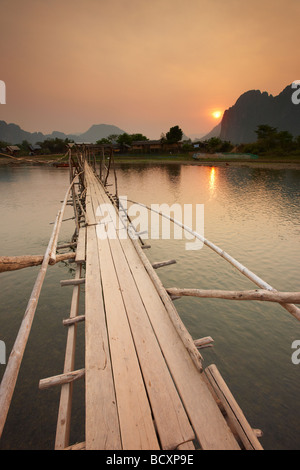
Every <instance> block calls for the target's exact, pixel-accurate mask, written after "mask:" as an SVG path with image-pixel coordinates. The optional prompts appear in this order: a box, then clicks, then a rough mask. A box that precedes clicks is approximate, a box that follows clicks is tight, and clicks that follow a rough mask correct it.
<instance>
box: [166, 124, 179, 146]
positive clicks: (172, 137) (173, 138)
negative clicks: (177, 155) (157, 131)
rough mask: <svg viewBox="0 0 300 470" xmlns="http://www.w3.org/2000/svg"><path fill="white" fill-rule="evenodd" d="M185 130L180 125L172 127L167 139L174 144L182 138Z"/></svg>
mask: <svg viewBox="0 0 300 470" xmlns="http://www.w3.org/2000/svg"><path fill="white" fill-rule="evenodd" d="M182 136H183V132H182V130H181V129H180V127H179V126H174V127H171V128H170V130H169V132H167V133H166V139H167V142H168V143H169V144H174V143H176V142H179V141H180V140H181V139H182Z"/></svg>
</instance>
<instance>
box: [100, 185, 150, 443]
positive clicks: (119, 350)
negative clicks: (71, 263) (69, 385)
mask: <svg viewBox="0 0 300 470" xmlns="http://www.w3.org/2000/svg"><path fill="white" fill-rule="evenodd" d="M97 207H98V199H97V198H96V194H95V193H94V211H96V210H97ZM98 252H99V261H100V270H101V279H102V286H103V297H104V303H105V310H106V321H107V327H108V333H109V339H110V351H111V359H112V367H113V373H114V384H115V390H116V398H117V405H118V415H119V421H120V430H121V438H122V445H123V449H126V450H143V449H144V450H146V449H152V450H157V449H159V443H158V440H157V436H156V432H155V427H154V423H153V420H152V414H151V408H150V405H149V402H148V398H147V394H146V391H145V387H144V381H143V377H142V374H141V370H140V366H139V363H138V358H137V355H136V351H135V347H134V343H133V339H132V335H131V331H130V326H129V323H128V318H127V314H126V310H125V306H124V303H123V299H122V295H121V292H120V286H119V283H118V279H117V276H116V271H115V267H114V264H113V260H112V256H111V252H110V247H109V243H108V240H100V239H98Z"/></svg>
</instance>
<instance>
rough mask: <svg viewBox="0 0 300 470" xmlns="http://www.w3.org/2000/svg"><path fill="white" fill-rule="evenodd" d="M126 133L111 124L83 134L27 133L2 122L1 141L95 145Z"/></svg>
mask: <svg viewBox="0 0 300 470" xmlns="http://www.w3.org/2000/svg"><path fill="white" fill-rule="evenodd" d="M124 132H125V131H123V130H122V129H120V128H119V127H116V126H113V125H109V124H95V125H93V126H91V127H90V128H89V129H88V130H87V131H86V132H83V133H82V134H65V133H64V132H59V131H54V132H52V133H51V134H43V133H42V132H27V131H24V130H23V129H21V127H20V126H18V125H17V124H7V123H6V122H5V121H0V141H4V142H8V143H10V144H21V143H22V141H23V140H27V141H28V142H29V143H30V144H36V143H37V142H43V141H44V140H46V139H55V138H59V139H66V138H68V139H70V140H74V141H75V142H89V143H95V142H96V141H97V140H100V139H102V138H105V137H108V136H109V135H111V134H118V135H119V134H124Z"/></svg>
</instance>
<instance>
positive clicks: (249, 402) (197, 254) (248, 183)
mask: <svg viewBox="0 0 300 470" xmlns="http://www.w3.org/2000/svg"><path fill="white" fill-rule="evenodd" d="M67 185H68V172H67V171H65V170H64V169H52V168H42V167H21V168H0V196H1V197H0V220H1V228H0V243H1V253H2V255H21V254H43V253H44V251H45V248H46V246H47V244H48V240H49V237H50V235H51V231H52V227H53V226H52V225H50V222H52V221H54V219H55V216H56V213H57V211H58V209H59V206H60V201H61V200H62V199H63V197H64V195H65V191H66V189H67ZM118 186H119V194H120V195H125V196H127V197H128V198H130V199H133V200H136V201H140V202H143V203H145V204H153V203H157V204H162V203H168V204H174V203H179V204H181V205H183V204H194V205H195V204H204V213H205V233H204V234H205V237H206V238H208V239H209V240H211V241H212V242H213V243H215V244H217V245H219V246H220V247H221V248H223V249H224V250H225V251H227V252H228V253H229V254H231V255H232V256H233V257H235V258H236V259H237V260H239V261H240V262H241V263H242V264H244V265H246V266H247V267H248V268H249V269H251V270H252V271H254V272H255V273H256V274H257V275H259V276H260V277H262V278H263V279H264V280H265V281H267V282H268V283H269V284H271V285H272V286H273V287H275V288H276V289H278V290H285V291H296V290H297V291H299V290H300V286H299V262H300V224H299V222H300V172H299V171H293V170H278V171H277V170H264V169H250V168H244V167H243V168H234V167H226V168H217V167H215V168H213V167H198V166H181V165H171V164H169V165H160V166H155V165H151V166H150V165H134V166H133V167H130V166H129V165H122V166H121V167H120V168H119V170H118ZM72 215H73V213H72V208H70V207H69V208H68V209H67V213H66V217H71V216H72ZM73 231H74V222H73V221H70V222H65V223H64V224H63V230H62V232H61V236H60V242H64V241H69V240H70V238H71V236H72V234H73ZM186 241H187V240H185V239H183V240H151V241H150V243H151V246H152V248H151V250H147V255H148V256H149V258H150V260H151V261H152V262H154V261H160V260H165V259H170V258H176V260H177V264H175V265H172V266H168V267H165V268H162V269H161V270H160V271H159V276H160V278H161V279H162V281H163V283H164V285H165V286H166V287H174V286H177V287H194V288H203V289H208V288H215V289H229V290H234V289H253V288H255V285H254V284H253V283H252V282H251V281H249V280H248V279H247V278H245V277H244V276H242V275H241V274H240V273H239V272H238V271H236V270H235V269H234V268H233V267H232V266H230V265H229V264H228V263H227V262H226V261H225V260H223V259H222V258H220V257H219V256H218V255H217V254H215V253H214V252H212V251H211V250H210V249H209V248H207V247H204V248H202V249H201V250H198V251H187V250H185V243H186ZM37 273H38V267H37V268H29V269H26V270H22V271H16V272H12V273H4V274H1V275H0V276H1V280H0V282H1V289H0V340H2V341H5V343H6V346H7V353H8V354H9V352H10V350H11V348H12V346H13V343H14V340H15V337H16V335H17V332H18V329H19V326H20V323H21V320H22V317H23V314H24V312H25V309H26V305H27V302H28V299H29V297H30V293H31V290H32V287H33V284H34V282H35V279H36V276H37ZM72 275H73V271H72V265H67V264H62V263H60V264H59V265H56V266H54V267H49V269H48V272H47V277H46V281H45V283H44V287H43V290H42V295H41V298H40V302H39V305H38V309H37V312H36V317H35V320H34V323H33V328H32V332H31V335H30V339H29V342H28V345H27V348H26V352H25V356H24V360H23V363H22V368H21V371H20V375H19V379H18V383H17V387H16V391H15V394H14V398H13V403H12V406H11V410H10V413H9V416H8V420H7V423H6V427H5V431H4V434H3V437H2V441H1V443H0V448H1V449H24V448H25V449H26V448H29V449H52V448H53V446H54V439H55V429H56V419H57V411H58V403H59V395H60V393H59V390H58V389H50V390H46V391H39V390H38V382H39V380H40V379H41V378H45V377H48V376H51V375H56V374H59V373H61V372H62V370H63V362H64V353H65V344H66V329H65V328H64V327H63V326H62V320H63V319H64V318H66V317H68V316H69V308H70V301H71V290H69V288H61V287H60V284H59V281H60V280H61V279H69V278H70V277H71V276H72ZM176 307H177V310H178V312H179V314H180V316H181V318H182V319H183V321H184V323H185V325H186V327H187V328H188V330H189V332H190V333H191V335H192V336H193V338H195V339H196V338H200V337H203V336H212V337H213V339H214V348H209V349H206V350H202V355H203V357H204V365H205V366H208V365H209V364H212V363H215V364H216V365H217V366H218V368H219V370H220V371H221V373H222V375H223V377H224V378H225V380H226V381H227V383H228V385H229V387H230V389H231V391H232V393H233V394H234V396H235V397H236V399H237V401H238V403H239V405H240V406H241V408H242V409H243V411H244V413H245V414H246V417H247V418H248V420H249V421H250V423H251V425H252V426H253V427H254V428H259V429H262V430H263V432H264V436H263V438H262V439H261V443H262V445H263V446H264V448H265V449H286V450H289V449H297V450H299V449H300V438H299V431H300V404H299V399H298V397H299V386H300V365H299V366H296V365H294V364H293V363H292V361H291V355H292V352H293V350H292V349H291V345H292V342H293V341H294V340H297V339H298V340H300V327H299V323H298V322H297V320H296V319H294V318H293V317H292V316H291V315H290V314H289V313H288V312H287V311H286V310H284V309H282V308H281V307H280V306H278V305H275V304H274V305H273V304H272V303H268V302H234V301H226V300H208V299H192V298H182V299H180V300H177V301H176ZM83 313H84V293H83V294H82V297H81V305H80V312H79V314H83ZM83 351H84V326H83V325H78V341H77V358H76V365H75V367H76V368H81V367H84V352H83ZM8 354H7V355H8ZM4 369H5V366H4V365H0V378H2V375H3V372H4ZM72 424H73V431H72V436H71V441H72V443H73V442H80V441H82V440H84V384H83V382H82V383H79V382H77V383H76V385H75V386H74V406H73V423H72Z"/></svg>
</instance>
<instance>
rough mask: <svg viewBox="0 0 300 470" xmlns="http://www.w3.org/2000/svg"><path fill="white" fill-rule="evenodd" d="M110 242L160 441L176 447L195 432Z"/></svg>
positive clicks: (123, 263) (123, 264) (123, 262)
mask: <svg viewBox="0 0 300 470" xmlns="http://www.w3.org/2000/svg"><path fill="white" fill-rule="evenodd" d="M94 190H95V191H96V193H97V195H98V198H100V200H99V199H98V200H97V201H96V202H95V204H97V206H98V205H99V203H101V197H102V196H101V192H99V188H94ZM102 202H103V201H102ZM105 202H106V201H105ZM109 244H110V248H111V253H112V257H113V260H114V264H115V269H116V272H117V275H118V279H119V284H120V288H121V292H122V297H123V300H124V304H125V306H126V311H127V315H128V319H129V322H130V327H131V331H132V334H133V337H134V342H135V346H136V350H137V354H138V356H139V361H140V365H141V368H142V371H143V376H144V380H145V384H146V387H147V392H148V395H149V398H150V401H151V406H152V411H153V414H154V418H155V422H156V427H157V430H158V433H159V437H160V441H161V444H162V447H163V448H164V449H175V448H176V447H177V446H178V445H180V444H181V443H183V442H186V441H190V440H193V439H194V433H193V430H192V428H191V426H190V424H189V421H188V418H187V416H186V413H185V410H184V408H183V406H182V403H181V400H180V397H179V396H178V393H177V391H176V388H175V387H174V383H173V380H172V377H171V376H170V374H169V370H168V368H167V365H166V363H165V360H164V357H163V354H162V352H161V349H160V347H159V344H158V343H157V339H156V336H155V333H154V331H153V329H152V325H151V323H150V321H149V318H148V316H147V313H146V311H145V308H144V305H143V301H142V300H141V297H140V295H139V292H138V291H137V287H136V284H135V282H134V279H133V277H132V274H131V272H130V268H129V266H128V264H127V260H126V258H125V256H124V253H123V250H122V248H121V245H120V242H119V240H118V239H116V240H112V239H109Z"/></svg>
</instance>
